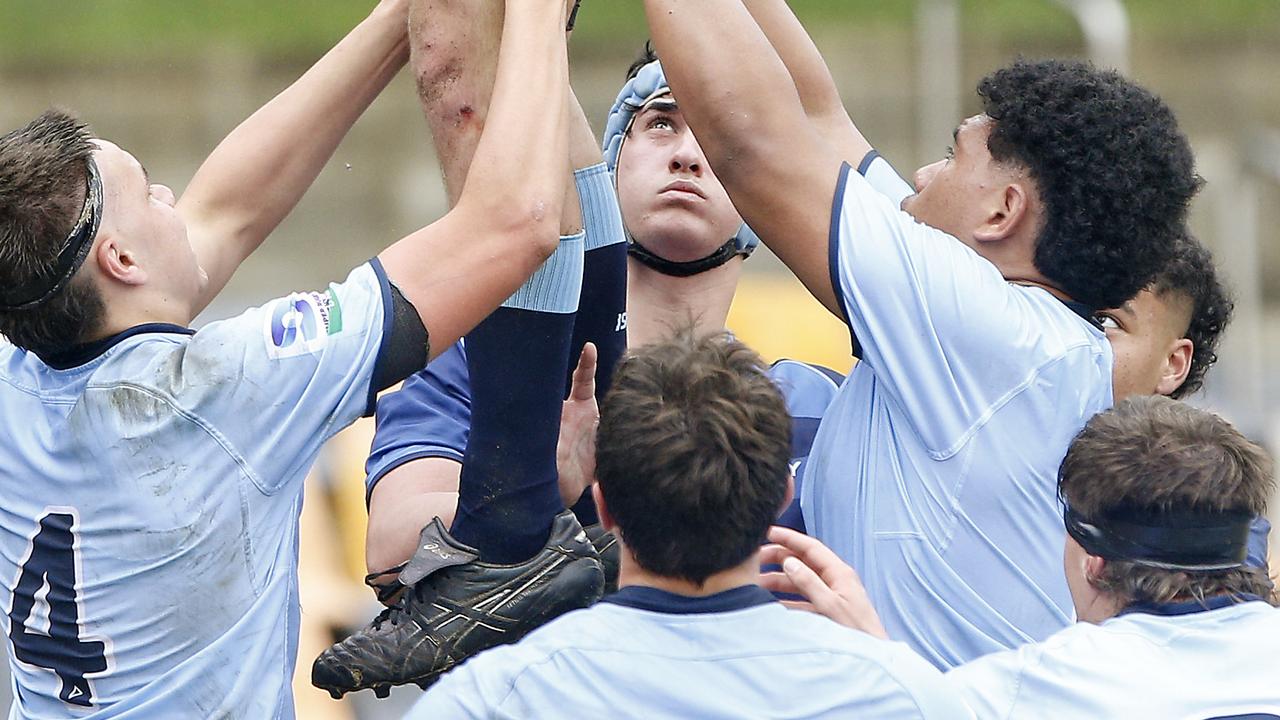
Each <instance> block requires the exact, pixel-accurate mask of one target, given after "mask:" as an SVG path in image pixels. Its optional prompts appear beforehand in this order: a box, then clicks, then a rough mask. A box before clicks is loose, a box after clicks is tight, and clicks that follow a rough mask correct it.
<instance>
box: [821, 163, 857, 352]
mask: <svg viewBox="0 0 1280 720" xmlns="http://www.w3.org/2000/svg"><path fill="white" fill-rule="evenodd" d="M852 170H853V167H852V166H851V165H849V163H847V162H846V163H842V164H841V165H840V179H839V180H837V181H836V193H835V197H833V198H832V199H831V228H830V230H828V231H827V248H828V256H827V271H828V272H829V273H831V291H832V292H834V293H835V295H836V303H837V304H838V305H839V306H840V318H841V319H842V320H844V324H845V326H846V327H848V328H849V342H850V344H851V345H852V347H853V355H854V357H858V356H859V355H861V354H862V353H861V348H860V347H859V345H858V338H856V337H854V335H853V323H851V322H850V321H849V306H848V305H846V304H845V301H844V285H843V284H841V282H840V214H841V211H842V210H843V209H844V192H845V188H846V187H847V186H848V184H849V172H850V171H852Z"/></svg>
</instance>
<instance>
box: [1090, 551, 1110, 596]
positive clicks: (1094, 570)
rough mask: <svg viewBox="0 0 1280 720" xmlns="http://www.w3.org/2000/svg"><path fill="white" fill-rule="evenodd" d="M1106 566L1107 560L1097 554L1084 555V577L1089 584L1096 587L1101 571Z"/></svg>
mask: <svg viewBox="0 0 1280 720" xmlns="http://www.w3.org/2000/svg"><path fill="white" fill-rule="evenodd" d="M1106 567H1107V561H1106V560H1104V559H1103V558H1100V557H1098V556H1097V555H1086V556H1085V559H1084V579H1085V580H1088V581H1089V584H1090V585H1093V586H1094V588H1095V589H1096V588H1097V585H1096V582H1097V580H1098V578H1100V577H1102V571H1103V569H1104V568H1106Z"/></svg>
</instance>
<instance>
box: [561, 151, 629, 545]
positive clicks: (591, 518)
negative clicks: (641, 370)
mask: <svg viewBox="0 0 1280 720" xmlns="http://www.w3.org/2000/svg"><path fill="white" fill-rule="evenodd" d="M573 176H574V184H575V185H576V187H577V189H578V199H579V202H580V204H581V206H582V224H583V227H584V228H585V232H586V251H585V257H584V261H583V270H582V302H581V304H580V305H579V307H578V316H577V318H576V320H575V321H574V326H573V341H572V344H571V346H570V356H569V367H568V372H567V374H566V377H565V397H568V395H569V389H570V387H571V385H572V382H573V370H574V368H575V367H577V365H578V356H579V355H580V354H581V353H582V347H583V345H585V344H587V343H588V342H590V343H595V346H596V350H597V351H598V358H599V360H598V363H597V367H596V399H597V400H603V398H604V395H605V393H606V392H608V391H609V384H610V382H611V381H612V380H613V370H614V368H615V367H617V365H618V361H619V360H620V359H621V358H622V354H623V353H624V352H626V350H627V244H626V233H625V231H624V230H623V227H622V212H621V210H619V208H618V196H617V194H616V192H615V191H614V188H613V179H612V176H611V175H610V174H609V170H608V168H607V167H606V166H605V165H604V164H603V163H601V164H599V165H593V166H591V167H588V168H583V169H581V170H578V171H576V172H574V174H573ZM573 514H574V515H576V516H577V517H578V522H580V523H582V525H583V526H586V525H593V524H595V523H598V522H600V518H599V516H598V514H597V513H596V504H595V501H594V500H593V499H592V497H591V493H590V491H588V492H586V493H584V494H583V496H582V498H581V499H580V500H579V501H578V502H577V503H576V504H575V505H574V506H573Z"/></svg>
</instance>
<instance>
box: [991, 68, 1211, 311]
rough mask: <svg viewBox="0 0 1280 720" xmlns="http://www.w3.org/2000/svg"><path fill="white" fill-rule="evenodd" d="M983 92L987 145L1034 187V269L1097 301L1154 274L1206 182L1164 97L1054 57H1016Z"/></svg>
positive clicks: (1121, 298)
mask: <svg viewBox="0 0 1280 720" xmlns="http://www.w3.org/2000/svg"><path fill="white" fill-rule="evenodd" d="M978 95H979V96H981V98H982V101H983V108H984V111H985V112H986V114H987V115H988V116H990V117H991V118H992V119H993V120H994V121H995V122H994V123H993V124H992V130H991V135H990V137H989V138H988V140H987V147H988V149H989V150H990V151H991V156H992V157H993V158H994V159H996V160H997V161H1000V162H1012V163H1015V164H1017V165H1020V166H1022V167H1025V168H1027V169H1028V170H1029V171H1030V173H1031V176H1032V178H1033V179H1034V180H1035V182H1036V184H1037V185H1038V186H1039V191H1040V197H1041V198H1042V199H1043V201H1044V205H1045V215H1046V217H1045V222H1044V227H1043V229H1042V230H1041V233H1040V237H1039V240H1038V241H1037V243H1036V251H1035V265H1036V268H1037V269H1039V270H1040V272H1041V273H1043V274H1044V276H1045V277H1046V278H1048V279H1049V280H1050V281H1052V282H1053V283H1055V284H1056V285H1058V286H1059V287H1060V288H1061V289H1062V290H1063V291H1064V292H1066V293H1068V294H1069V295H1071V296H1072V298H1074V299H1075V300H1077V301H1079V302H1082V303H1085V304H1087V305H1090V306H1092V307H1095V308H1105V307H1118V306H1120V305H1121V304H1123V303H1125V302H1126V301H1128V300H1129V299H1130V298H1132V297H1133V296H1134V295H1136V294H1137V293H1138V291H1139V290H1141V289H1142V288H1144V287H1146V286H1147V285H1148V284H1150V283H1151V281H1152V279H1153V278H1154V277H1155V276H1156V273H1157V272H1158V271H1159V269H1160V267H1161V266H1162V265H1163V264H1164V263H1165V262H1166V260H1167V258H1168V256H1169V252H1170V249H1169V247H1168V243H1169V239H1170V238H1172V237H1174V236H1175V235H1176V234H1177V232H1178V230H1179V229H1180V228H1181V227H1182V226H1183V223H1184V221H1185V219H1186V212H1187V206H1188V204H1189V203H1190V201H1191V198H1192V197H1193V196H1194V195H1195V194H1196V192H1197V191H1198V190H1199V188H1200V185H1201V180H1200V177H1199V176H1198V175H1196V173H1195V167H1194V165H1195V163H1194V158H1193V157H1192V153H1191V145H1190V143H1188V141H1187V138H1186V136H1184V135H1183V134H1182V132H1181V130H1179V128H1178V123H1177V120H1176V119H1175V118H1174V115H1173V112H1172V111H1171V110H1170V109H1169V107H1168V106H1167V105H1165V104H1164V102H1163V101H1162V100H1161V99H1160V98H1158V97H1156V96H1155V95H1154V94H1152V93H1151V92H1149V91H1147V90H1145V89H1143V88H1141V87H1138V86H1137V85H1136V84H1134V83H1133V82H1131V81H1129V80H1127V79H1125V78H1124V77H1122V76H1121V75H1119V74H1118V73H1115V72H1111V71H1103V70H1098V69H1097V68H1094V67H1093V66H1092V65H1090V64H1088V63H1083V62H1074V61H1061V60H1044V61H1029V60H1018V61H1016V62H1014V63H1013V64H1012V65H1010V66H1008V67H1006V68H1003V69H1000V70H997V71H995V72H994V73H992V74H990V75H988V76H987V77H986V78H984V79H983V80H982V81H981V82H980V83H979V84H978Z"/></svg>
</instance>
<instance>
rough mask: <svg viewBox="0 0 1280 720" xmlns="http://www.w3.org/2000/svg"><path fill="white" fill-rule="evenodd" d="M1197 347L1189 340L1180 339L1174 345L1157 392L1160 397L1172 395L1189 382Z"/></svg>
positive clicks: (1166, 360)
mask: <svg viewBox="0 0 1280 720" xmlns="http://www.w3.org/2000/svg"><path fill="white" fill-rule="evenodd" d="M1195 350H1196V345H1195V343H1194V342H1193V341H1191V340H1190V339H1188V338H1180V339H1178V340H1177V341H1175V342H1174V343H1173V347H1171V348H1170V349H1169V354H1168V356H1166V357H1165V361H1164V371H1163V372H1162V373H1161V374H1160V383H1159V384H1158V385H1156V392H1157V393H1158V394H1160V395H1172V394H1173V392H1174V391H1175V390H1177V389H1178V388H1180V387H1182V383H1184V382H1186V381H1187V374H1188V373H1190V372H1191V358H1192V356H1194V355H1195Z"/></svg>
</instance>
